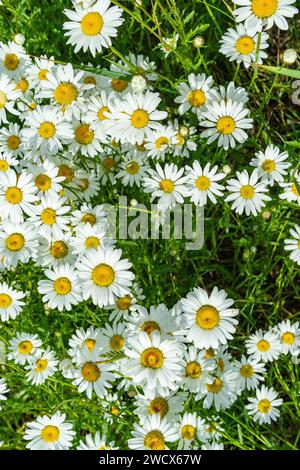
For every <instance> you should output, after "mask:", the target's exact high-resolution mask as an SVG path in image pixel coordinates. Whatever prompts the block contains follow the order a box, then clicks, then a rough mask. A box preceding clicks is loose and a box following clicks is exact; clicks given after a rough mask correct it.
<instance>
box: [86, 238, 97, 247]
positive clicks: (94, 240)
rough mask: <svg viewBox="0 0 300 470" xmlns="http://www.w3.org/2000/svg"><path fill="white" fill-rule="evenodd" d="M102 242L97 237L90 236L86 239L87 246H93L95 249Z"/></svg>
mask: <svg viewBox="0 0 300 470" xmlns="http://www.w3.org/2000/svg"><path fill="white" fill-rule="evenodd" d="M99 244H100V241H99V239H98V238H97V237H88V238H87V239H86V240H85V246H86V248H87V249H88V250H89V249H91V248H94V249H95V250H96V249H97V248H98V246H99Z"/></svg>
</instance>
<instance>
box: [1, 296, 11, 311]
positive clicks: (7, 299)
mask: <svg viewBox="0 0 300 470" xmlns="http://www.w3.org/2000/svg"><path fill="white" fill-rule="evenodd" d="M11 304H12V298H11V296H10V295H8V294H0V308H8V307H9V306H10V305H11Z"/></svg>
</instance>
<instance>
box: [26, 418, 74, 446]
mask: <svg viewBox="0 0 300 470" xmlns="http://www.w3.org/2000/svg"><path fill="white" fill-rule="evenodd" d="M74 436H75V432H74V431H72V424H70V423H67V422H66V415H65V414H64V413H63V414H61V413H60V412H59V411H57V412H56V413H55V414H54V415H52V416H51V417H50V418H49V417H48V416H46V415H44V416H38V418H37V419H36V421H31V422H30V423H27V425H26V430H25V434H24V439H25V440H26V441H29V442H28V444H27V445H26V447H27V449H30V450H68V449H70V447H71V445H72V440H73V438H74Z"/></svg>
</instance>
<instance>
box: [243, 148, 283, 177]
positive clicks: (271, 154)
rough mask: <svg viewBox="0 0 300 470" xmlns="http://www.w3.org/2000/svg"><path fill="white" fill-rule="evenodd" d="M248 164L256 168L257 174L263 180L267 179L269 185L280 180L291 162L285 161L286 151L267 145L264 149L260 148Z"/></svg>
mask: <svg viewBox="0 0 300 470" xmlns="http://www.w3.org/2000/svg"><path fill="white" fill-rule="evenodd" d="M255 157H256V158H253V159H252V160H251V162H250V165H252V166H254V167H256V168H257V171H258V175H259V177H260V178H261V179H262V180H263V181H267V182H268V183H269V184H270V185H271V186H273V185H274V183H275V182H278V181H280V182H282V181H283V180H284V179H283V177H284V176H285V175H286V174H287V171H286V169H287V168H289V167H290V166H291V163H288V162H286V161H285V160H287V159H288V158H289V154H288V153H287V152H280V149H279V148H278V147H276V146H275V145H268V147H267V148H266V150H265V151H264V152H262V151H261V150H260V151H259V152H257V153H256V154H255Z"/></svg>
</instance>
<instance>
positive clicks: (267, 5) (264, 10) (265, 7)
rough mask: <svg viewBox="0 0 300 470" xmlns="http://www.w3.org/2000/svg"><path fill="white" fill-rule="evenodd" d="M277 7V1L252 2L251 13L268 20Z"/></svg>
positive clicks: (258, 0)
mask: <svg viewBox="0 0 300 470" xmlns="http://www.w3.org/2000/svg"><path fill="white" fill-rule="evenodd" d="M277 7H278V0H252V11H253V13H254V15H255V16H257V17H258V18H270V16H273V15H274V13H275V12H276V10H277Z"/></svg>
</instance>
